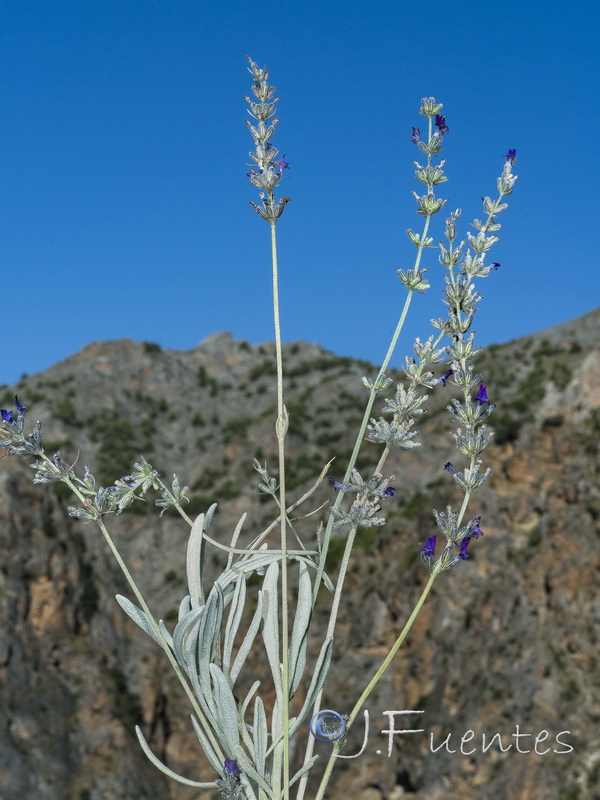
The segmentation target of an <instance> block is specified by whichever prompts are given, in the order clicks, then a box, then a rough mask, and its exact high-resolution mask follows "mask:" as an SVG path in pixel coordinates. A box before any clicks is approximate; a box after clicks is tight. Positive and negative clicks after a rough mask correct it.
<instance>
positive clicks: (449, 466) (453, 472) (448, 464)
mask: <svg viewBox="0 0 600 800" xmlns="http://www.w3.org/2000/svg"><path fill="white" fill-rule="evenodd" d="M444 469H447V470H448V472H449V473H450V475H456V470H455V469H454V467H453V466H452V462H451V461H447V462H446V463H445V464H444Z"/></svg>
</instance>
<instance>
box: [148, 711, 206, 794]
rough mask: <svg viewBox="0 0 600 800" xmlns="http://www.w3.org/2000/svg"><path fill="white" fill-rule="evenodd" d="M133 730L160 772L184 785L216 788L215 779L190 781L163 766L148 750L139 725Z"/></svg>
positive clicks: (198, 787)
mask: <svg viewBox="0 0 600 800" xmlns="http://www.w3.org/2000/svg"><path fill="white" fill-rule="evenodd" d="M135 732H136V733H137V737H138V741H139V743H140V745H141V747H142V750H143V751H144V753H145V754H146V756H147V757H148V758H149V759H150V761H151V762H152V763H153V764H154V766H155V767H156V768H157V769H159V770H160V771H161V772H164V774H165V775H168V776H169V778H173V780H174V781H178V782H179V783H183V784H185V785H186V786H194V787H195V788H197V789H216V788H217V784H216V783H215V781H210V782H206V783H204V782H200V781H191V780H189V779H188V778H184V777H183V776H181V775H178V774H177V773H176V772H173V770H172V769H169V767H167V766H165V765H164V764H163V763H162V761H160V760H159V759H158V758H157V757H156V756H155V755H154V753H153V752H152V750H150V747H149V746H148V742H147V741H146V739H145V738H144V734H143V733H142V732H141V730H140V729H139V727H138V726H137V725H136V726H135Z"/></svg>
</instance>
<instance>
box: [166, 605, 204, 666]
mask: <svg viewBox="0 0 600 800" xmlns="http://www.w3.org/2000/svg"><path fill="white" fill-rule="evenodd" d="M203 613H204V606H202V608H194V609H192V610H191V611H188V613H187V614H186V615H185V617H183V619H181V620H180V621H179V622H178V623H177V625H176V626H175V630H174V631H173V650H174V652H175V657H176V659H177V661H178V662H179V663H180V664H182V665H183V664H187V663H188V661H189V658H190V652H191V651H193V650H194V647H195V643H196V637H197V635H198V628H197V627H196V628H195V629H194V625H196V626H198V624H199V620H200V617H201V616H202V614H203Z"/></svg>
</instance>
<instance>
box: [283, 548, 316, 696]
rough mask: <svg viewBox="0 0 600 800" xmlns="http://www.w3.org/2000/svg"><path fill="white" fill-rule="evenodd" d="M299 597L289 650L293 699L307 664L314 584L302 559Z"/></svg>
mask: <svg viewBox="0 0 600 800" xmlns="http://www.w3.org/2000/svg"><path fill="white" fill-rule="evenodd" d="M298 567H299V575H298V599H297V603H296V615H295V617H294V626H293V628H292V635H291V637H290V647H289V650H288V664H289V689H288V697H289V699H290V700H291V699H292V697H293V696H294V694H295V692H296V689H297V688H298V684H299V683H300V681H301V680H302V675H303V674H304V667H305V666H306V644H307V639H308V626H309V623H310V617H311V613H312V585H311V581H310V575H309V573H308V567H307V566H306V564H304V563H302V561H300V562H299V564H298Z"/></svg>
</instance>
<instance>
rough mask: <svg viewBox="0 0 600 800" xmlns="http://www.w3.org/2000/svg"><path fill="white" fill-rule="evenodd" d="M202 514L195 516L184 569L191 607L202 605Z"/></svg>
mask: <svg viewBox="0 0 600 800" xmlns="http://www.w3.org/2000/svg"><path fill="white" fill-rule="evenodd" d="M203 528H204V514H200V515H199V516H197V517H196V519H195V521H194V524H193V525H192V530H191V533H190V538H189V540H188V546H187V558H186V571H187V582H188V588H189V591H190V599H191V601H192V608H198V607H199V606H203V605H204V591H203V588H202V569H203V567H204V564H203V561H204V537H203V535H202V534H203Z"/></svg>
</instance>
